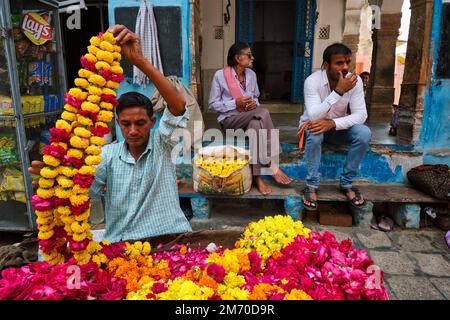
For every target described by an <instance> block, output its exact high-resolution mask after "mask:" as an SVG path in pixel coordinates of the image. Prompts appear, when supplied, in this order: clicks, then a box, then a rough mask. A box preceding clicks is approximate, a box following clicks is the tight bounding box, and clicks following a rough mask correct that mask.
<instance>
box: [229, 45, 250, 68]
mask: <svg viewBox="0 0 450 320" xmlns="http://www.w3.org/2000/svg"><path fill="white" fill-rule="evenodd" d="M247 48H250V46H249V45H248V44H247V43H244V42H238V43H235V44H233V45H232V46H231V47H230V49H229V50H228V56H227V64H228V66H230V67H234V66H237V65H238V63H237V61H236V59H234V57H235V56H236V55H239V54H242V50H244V49H247Z"/></svg>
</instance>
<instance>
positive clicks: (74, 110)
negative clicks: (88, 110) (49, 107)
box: [64, 103, 78, 113]
mask: <svg viewBox="0 0 450 320" xmlns="http://www.w3.org/2000/svg"><path fill="white" fill-rule="evenodd" d="M64 109H65V110H67V111H69V112H72V113H77V112H78V109H77V108H75V107H73V106H71V105H70V104H67V103H66V104H65V105H64Z"/></svg>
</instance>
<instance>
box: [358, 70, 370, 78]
mask: <svg viewBox="0 0 450 320" xmlns="http://www.w3.org/2000/svg"><path fill="white" fill-rule="evenodd" d="M359 76H360V77H361V78H362V77H364V76H369V77H370V72H367V71H364V72H361V73H360V74H359Z"/></svg>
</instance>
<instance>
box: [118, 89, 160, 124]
mask: <svg viewBox="0 0 450 320" xmlns="http://www.w3.org/2000/svg"><path fill="white" fill-rule="evenodd" d="M117 101H118V102H119V105H118V106H117V108H116V112H117V115H119V114H120V113H121V112H122V111H123V110H125V109H128V108H132V107H142V108H144V109H145V110H147V114H148V116H149V118H151V117H153V104H152V102H151V101H150V99H149V98H147V97H146V96H144V95H143V94H140V93H139V92H127V93H124V94H122V95H121V96H120V98H119V99H118V100H117Z"/></svg>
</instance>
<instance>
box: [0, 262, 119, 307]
mask: <svg viewBox="0 0 450 320" xmlns="http://www.w3.org/2000/svg"><path fill="white" fill-rule="evenodd" d="M2 278H3V279H0V300H5V299H14V300H94V299H95V300H121V299H123V298H124V297H125V296H126V293H127V292H126V289H125V287H126V281H125V280H123V279H119V278H114V277H112V276H111V274H110V273H108V272H105V271H103V270H102V269H100V268H99V267H98V265H97V264H96V263H94V262H90V263H87V264H84V265H80V266H77V265H76V261H74V260H73V259H72V260H69V261H68V262H66V263H64V264H59V265H56V266H52V265H51V264H49V263H47V262H43V263H33V264H29V265H27V266H24V267H22V268H20V269H14V268H10V269H6V270H4V271H3V272H2Z"/></svg>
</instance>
